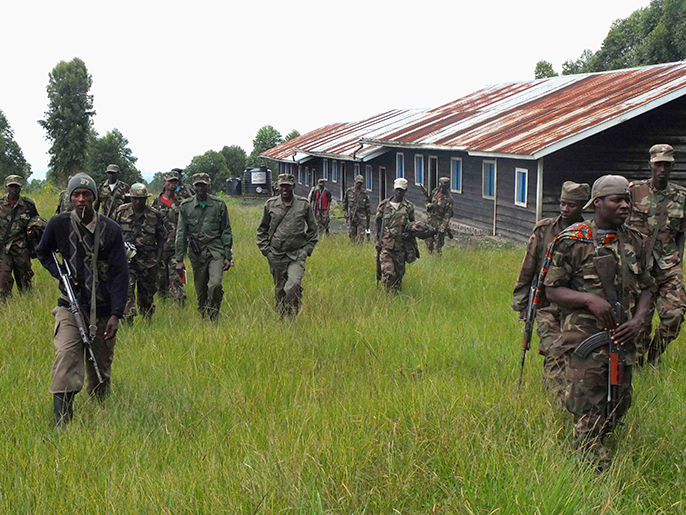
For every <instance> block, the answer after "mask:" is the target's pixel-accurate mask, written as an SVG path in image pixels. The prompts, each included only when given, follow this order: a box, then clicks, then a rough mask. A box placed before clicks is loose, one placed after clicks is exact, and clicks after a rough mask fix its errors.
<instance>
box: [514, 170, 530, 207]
mask: <svg viewBox="0 0 686 515" xmlns="http://www.w3.org/2000/svg"><path fill="white" fill-rule="evenodd" d="M528 190H529V170H527V169H526V168H515V195H514V197H515V198H514V201H515V205H516V206H521V207H526V196H527V193H528Z"/></svg>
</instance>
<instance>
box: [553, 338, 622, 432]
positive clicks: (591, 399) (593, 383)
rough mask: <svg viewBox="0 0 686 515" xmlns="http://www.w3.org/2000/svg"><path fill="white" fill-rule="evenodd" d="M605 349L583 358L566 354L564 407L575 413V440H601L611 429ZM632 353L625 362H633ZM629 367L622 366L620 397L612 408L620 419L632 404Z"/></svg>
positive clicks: (570, 353) (607, 367)
mask: <svg viewBox="0 0 686 515" xmlns="http://www.w3.org/2000/svg"><path fill="white" fill-rule="evenodd" d="M607 353H608V350H607V349H606V348H600V349H597V350H596V351H594V352H591V354H589V355H588V356H587V357H586V358H581V357H579V356H577V355H576V354H574V353H573V352H568V353H566V363H565V366H566V380H567V388H566V392H565V406H566V408H567V409H568V410H569V411H570V412H571V413H572V414H573V415H574V437H575V439H576V440H578V441H593V440H602V438H603V437H604V436H605V435H606V434H607V433H609V432H610V431H611V429H612V428H611V427H609V425H608V424H607V422H608V418H607V415H608V413H607V383H608V374H609V366H608V354H607ZM633 361H634V358H633V356H627V362H628V363H633ZM632 368H633V367H632V366H631V365H628V364H627V365H626V366H625V368H624V382H623V387H622V400H621V402H620V404H619V406H618V407H617V408H616V410H615V415H616V416H617V420H619V419H621V418H622V417H623V416H624V414H625V413H626V412H627V410H628V409H629V406H631V396H632V388H631V375H632Z"/></svg>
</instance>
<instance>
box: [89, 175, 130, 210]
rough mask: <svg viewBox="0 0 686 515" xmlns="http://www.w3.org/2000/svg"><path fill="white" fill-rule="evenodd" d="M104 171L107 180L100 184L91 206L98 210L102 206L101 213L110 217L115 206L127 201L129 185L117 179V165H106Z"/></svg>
mask: <svg viewBox="0 0 686 515" xmlns="http://www.w3.org/2000/svg"><path fill="white" fill-rule="evenodd" d="M106 172H107V180H106V181H103V182H102V183H101V184H100V187H99V188H98V198H97V200H96V201H95V204H94V205H93V208H94V209H95V210H96V211H98V209H100V207H102V214H103V215H105V216H106V217H108V218H112V217H113V216H114V213H115V212H116V211H117V208H118V207H119V206H121V205H122V204H124V203H125V202H127V200H126V195H127V194H128V193H129V185H128V184H126V183H125V182H124V181H120V180H119V179H118V176H119V167H118V166H117V165H108V166H107V170H106Z"/></svg>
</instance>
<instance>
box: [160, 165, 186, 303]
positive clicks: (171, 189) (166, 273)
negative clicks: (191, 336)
mask: <svg viewBox="0 0 686 515" xmlns="http://www.w3.org/2000/svg"><path fill="white" fill-rule="evenodd" d="M178 185H179V172H176V171H171V172H167V173H165V174H164V190H163V191H162V193H161V194H160V195H159V196H157V197H155V199H154V200H153V201H152V207H153V209H156V210H157V211H158V212H159V213H160V215H162V223H163V225H164V229H165V239H164V249H163V250H162V263H161V266H160V270H159V280H158V290H157V291H158V293H159V295H160V297H171V298H172V299H174V301H175V302H176V303H177V304H179V305H180V306H183V304H184V302H185V300H186V290H184V287H183V283H182V282H181V277H179V274H178V273H177V271H176V248H175V244H176V227H177V225H178V220H179V206H180V205H181V202H182V200H181V199H180V198H179V197H178V196H177V187H178Z"/></svg>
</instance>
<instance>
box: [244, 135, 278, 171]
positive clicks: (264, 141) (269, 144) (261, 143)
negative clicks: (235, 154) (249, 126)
mask: <svg viewBox="0 0 686 515" xmlns="http://www.w3.org/2000/svg"><path fill="white" fill-rule="evenodd" d="M280 143H283V138H282V137H281V133H280V132H279V131H277V130H276V129H275V128H274V127H272V126H271V125H264V126H262V127H260V130H258V131H257V134H256V135H255V139H253V140H252V152H251V153H250V158H249V159H248V166H269V164H270V163H271V162H272V160H271V159H264V158H261V157H259V156H260V154H261V153H262V152H264V151H265V150H269V149H270V148H273V147H275V146H276V145H279V144H280Z"/></svg>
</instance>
